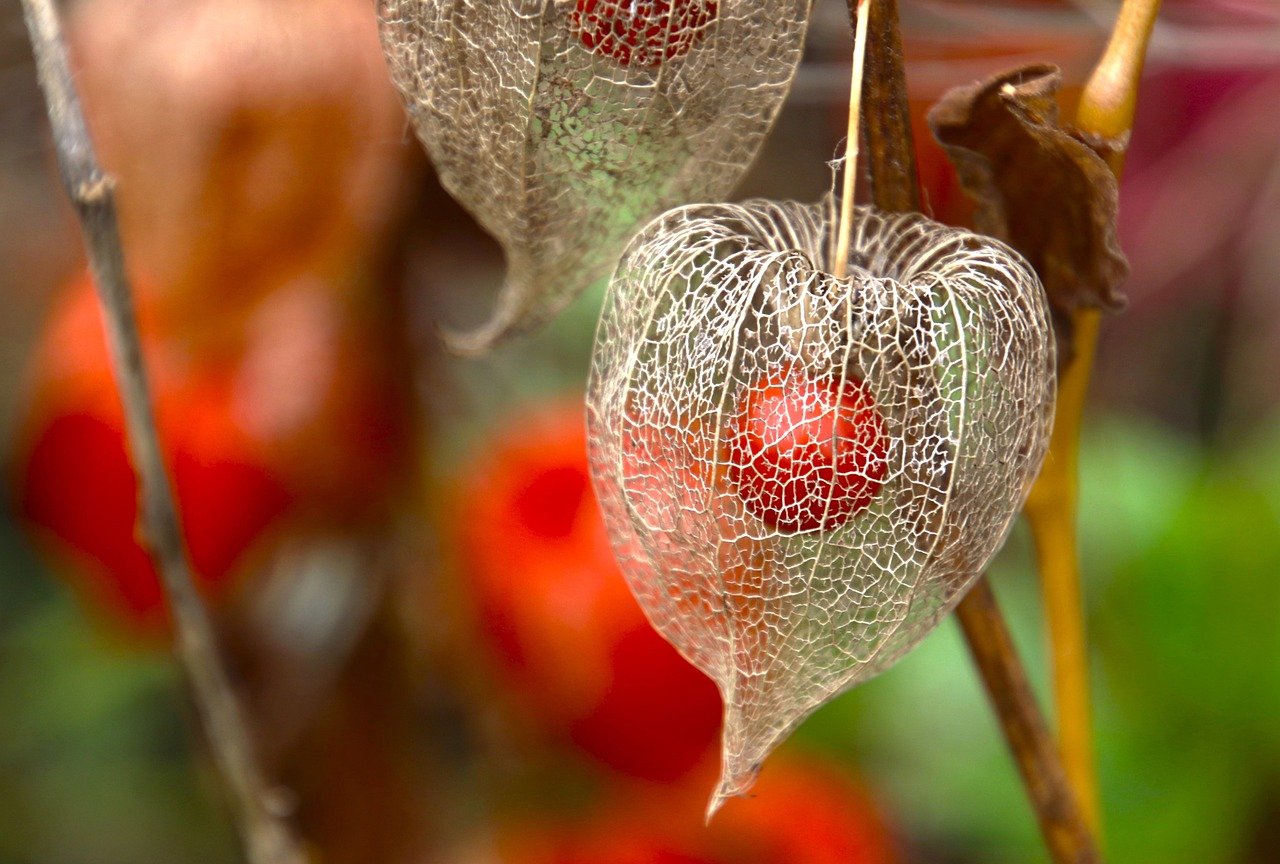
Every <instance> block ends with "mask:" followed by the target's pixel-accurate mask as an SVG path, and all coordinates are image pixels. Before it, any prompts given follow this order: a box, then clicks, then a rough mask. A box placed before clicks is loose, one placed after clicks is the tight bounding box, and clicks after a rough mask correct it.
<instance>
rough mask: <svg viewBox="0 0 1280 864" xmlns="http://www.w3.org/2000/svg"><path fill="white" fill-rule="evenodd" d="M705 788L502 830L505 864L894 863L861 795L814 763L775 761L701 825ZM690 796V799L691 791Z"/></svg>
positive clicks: (885, 835) (615, 801) (883, 831)
mask: <svg viewBox="0 0 1280 864" xmlns="http://www.w3.org/2000/svg"><path fill="white" fill-rule="evenodd" d="M705 791H706V790H705V788H699V789H696V790H695V789H692V788H689V789H687V790H679V791H676V792H674V794H673V793H669V792H664V794H662V795H656V796H653V797H652V798H650V799H648V800H645V801H636V800H634V799H626V800H624V799H620V798H611V799H609V800H608V801H607V802H606V803H605V804H603V805H602V806H601V807H599V808H598V809H597V810H596V811H595V812H592V813H589V814H587V815H586V816H578V817H576V818H575V819H574V820H573V821H570V820H568V819H564V818H548V819H545V820H543V821H541V822H537V821H534V820H532V819H526V821H525V822H523V823H521V824H519V825H515V826H512V827H509V828H507V829H504V830H502V831H501V832H500V833H499V839H498V846H499V852H500V854H499V859H498V860H499V861H501V862H502V864H893V862H895V861H897V860H899V859H898V856H897V854H896V852H895V851H894V844H893V839H892V836H891V834H890V832H889V829H888V827H887V826H886V824H885V822H884V820H883V819H882V817H881V816H880V814H879V812H878V811H877V808H876V806H875V803H874V801H873V800H872V799H871V797H870V796H869V795H868V793H867V792H866V790H864V789H863V788H862V787H861V786H859V785H858V784H857V783H856V782H855V781H853V780H852V779H851V778H850V777H848V776H847V775H845V774H843V773H841V772H839V771H837V770H834V769H831V768H827V767H823V766H820V765H817V764H816V763H814V762H813V761H811V760H799V759H796V758H795V757H794V756H792V757H790V758H788V757H785V756H783V757H779V758H778V759H776V760H774V761H771V762H770V764H769V765H768V766H766V767H765V769H764V771H763V773H762V774H761V776H760V782H759V784H758V785H757V786H756V787H755V788H754V789H753V793H752V797H751V798H749V799H741V800H734V801H730V802H729V803H728V804H726V805H725V807H724V809H723V811H722V812H721V813H720V814H719V815H717V816H716V818H715V819H714V820H713V821H712V822H711V824H710V825H709V826H704V825H703V824H702V806H701V805H702V804H703V803H705V802H704V801H703V797H704V794H705ZM687 793H692V794H687Z"/></svg>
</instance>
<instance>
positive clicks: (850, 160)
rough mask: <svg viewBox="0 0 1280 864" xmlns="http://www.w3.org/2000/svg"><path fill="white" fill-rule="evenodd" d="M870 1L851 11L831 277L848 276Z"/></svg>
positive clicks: (864, 1)
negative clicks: (846, 113)
mask: <svg viewBox="0 0 1280 864" xmlns="http://www.w3.org/2000/svg"><path fill="white" fill-rule="evenodd" d="M870 5H871V0H857V7H856V9H854V10H853V19H854V25H853V33H854V35H853V70H852V72H851V73H850V76H849V124H848V127H847V130H848V131H847V133H846V136H845V145H844V146H845V149H844V188H843V189H842V190H841V194H840V220H839V222H837V223H836V259H835V261H834V262H832V268H831V271H832V275H833V276H835V277H836V278H837V279H843V278H844V277H845V276H847V275H848V273H849V244H850V241H851V239H852V236H853V197H854V184H855V183H856V181H857V179H858V139H859V137H860V134H859V130H860V123H861V120H862V69H863V67H864V66H865V65H866V58H867V11H868V9H867V7H869V6H870Z"/></svg>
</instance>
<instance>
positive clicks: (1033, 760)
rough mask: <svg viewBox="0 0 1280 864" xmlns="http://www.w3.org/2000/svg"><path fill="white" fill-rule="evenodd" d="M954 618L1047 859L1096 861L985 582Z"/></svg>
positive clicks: (1079, 863)
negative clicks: (977, 671) (1030, 807)
mask: <svg viewBox="0 0 1280 864" xmlns="http://www.w3.org/2000/svg"><path fill="white" fill-rule="evenodd" d="M956 618H957V619H959V621H960V627H961V629H962V630H963V631H964V636H965V641H966V642H967V643H968V645H969V653H970V654H972V655H973V660H974V663H976V664H977V666H978V668H979V669H980V670H981V671H982V680H983V682H984V683H985V684H986V687H987V695H988V696H990V697H991V703H992V705H994V706H995V709H996V716H997V717H999V719H1000V727H1001V728H1002V729H1003V730H1004V737H1005V740H1006V741H1007V742H1008V743H1009V749H1010V750H1012V751H1013V755H1014V759H1015V761H1016V762H1017V763H1018V769H1019V770H1020V771H1021V772H1022V782H1023V785H1024V786H1025V787H1026V789H1027V796H1028V797H1029V798H1030V799H1031V803H1032V805H1033V806H1034V808H1035V811H1036V818H1037V819H1038V820H1039V822H1040V833H1041V834H1043V835H1044V841H1045V845H1047V846H1048V847H1049V852H1050V854H1051V855H1052V856H1053V860H1054V861H1055V862H1059V864H1068V862H1070V864H1086V862H1097V861H1100V860H1101V858H1100V857H1099V855H1098V850H1097V848H1096V846H1095V844H1094V839H1093V834H1092V833H1091V832H1090V830H1089V828H1088V826H1087V825H1086V824H1085V822H1084V820H1083V819H1082V818H1081V817H1080V811H1079V809H1078V808H1077V806H1076V800H1075V795H1074V794H1073V792H1072V789H1071V786H1070V785H1069V784H1068V783H1067V777H1066V774H1065V773H1064V772H1063V769H1062V763H1061V762H1060V761H1059V760H1058V754H1057V751H1056V750H1055V749H1054V745H1053V738H1052V737H1051V736H1050V734H1049V727H1048V726H1047V725H1046V724H1045V721H1044V717H1043V716H1042V715H1041V714H1040V708H1039V706H1038V705H1037V704H1036V698H1035V694H1034V693H1033V692H1032V691H1031V685H1030V684H1028V683H1027V675H1026V672H1025V671H1024V670H1023V667H1022V663H1021V662H1020V661H1019V660H1018V655H1017V652H1016V650H1015V649H1014V646H1013V641H1012V639H1010V638H1009V631H1008V628H1006V627H1005V623H1004V616H1003V615H1001V613H1000V607H999V606H997V605H996V598H995V595H993V594H992V593H991V585H990V584H989V583H988V582H987V580H986V577H983V578H982V579H979V580H978V583H977V584H976V585H974V586H973V588H971V589H970V590H969V593H968V594H967V595H966V596H965V598H964V600H963V601H962V602H961V603H960V605H959V606H957V607H956Z"/></svg>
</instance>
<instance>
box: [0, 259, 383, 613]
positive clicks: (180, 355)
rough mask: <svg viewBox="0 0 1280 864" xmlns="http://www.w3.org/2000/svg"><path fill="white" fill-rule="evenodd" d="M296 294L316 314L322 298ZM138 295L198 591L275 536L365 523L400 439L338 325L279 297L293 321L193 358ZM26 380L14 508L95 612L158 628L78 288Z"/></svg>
mask: <svg viewBox="0 0 1280 864" xmlns="http://www.w3.org/2000/svg"><path fill="white" fill-rule="evenodd" d="M297 290H300V291H302V292H303V293H304V294H310V295H311V296H312V299H313V300H314V301H315V302H317V303H318V304H319V307H318V308H324V307H325V303H324V300H323V296H322V295H323V292H320V295H317V293H316V292H317V290H318V289H316V288H314V287H311V288H306V289H297ZM286 294H287V292H281V297H282V298H284V297H285V295H286ZM151 296H152V294H151V292H150V291H149V290H146V289H145V288H144V290H143V291H141V292H140V293H139V297H138V299H139V318H140V327H141V331H142V336H143V343H144V350H145V351H146V353H147V365H148V370H149V372H150V379H151V380H150V384H151V390H152V394H153V398H154V400H155V411H156V417H157V423H158V425H159V431H160V434H161V439H162V443H163V445H164V448H165V452H166V457H167V460H168V465H169V469H170V472H171V479H172V482H173V487H174V492H175V495H176V497H177V501H178V505H179V509H180V511H181V518H182V525H183V531H184V536H185V539H186V543H187V547H188V550H189V552H190V556H191V563H192V567H193V570H194V574H193V575H194V578H195V581H196V583H197V585H198V587H199V588H200V590H201V591H202V593H204V594H205V595H206V596H207V597H209V598H212V599H216V598H220V597H222V596H223V595H225V594H226V593H227V591H228V589H229V588H230V587H231V586H233V585H234V584H235V583H236V582H237V578H236V577H237V576H239V575H240V574H241V573H242V572H243V571H244V570H245V567H244V565H245V563H246V562H247V561H248V560H249V559H250V558H253V557H255V555H254V553H263V554H265V553H266V552H267V551H268V546H269V543H268V541H270V540H274V539H276V538H277V537H278V536H280V535H281V533H282V532H283V531H284V530H285V529H286V526H287V527H289V528H290V529H292V528H294V527H297V528H301V527H303V526H308V527H310V526H316V525H320V524H329V525H332V524H334V523H336V522H342V521H345V520H349V519H354V518H358V517H360V516H366V518H367V517H369V516H371V514H372V511H373V508H374V507H375V506H376V503H377V502H380V501H384V500H385V499H386V497H387V495H388V493H389V489H390V486H391V483H392V479H393V478H394V476H395V474H396V472H397V471H398V470H399V469H397V468H396V467H395V462H396V459H398V458H399V457H398V453H399V451H400V449H402V447H401V444H400V443H398V442H401V441H402V440H403V438H404V436H403V434H401V433H400V432H398V431H394V430H396V429H397V421H396V420H394V419H393V416H392V415H390V414H388V413H387V412H388V411H389V410H390V408H389V406H391V405H392V404H393V402H392V401H391V400H390V399H389V398H386V397H385V395H384V396H382V397H380V396H378V395H377V394H379V393H380V392H381V393H383V394H385V390H386V388H385V387H383V386H381V385H380V384H379V382H377V381H376V380H373V379H371V378H370V377H368V376H366V375H364V372H365V371H367V367H362V366H361V365H360V364H359V362H358V358H357V359H353V357H352V353H353V349H354V346H351V345H346V344H344V343H345V342H347V341H350V340H346V339H344V338H343V336H342V332H341V323H340V322H341V319H340V318H333V319H332V320H330V319H328V318H326V317H325V316H324V315H320V314H316V315H312V316H307V315H303V314H300V309H299V304H298V302H297V301H296V299H295V300H287V301H286V300H283V299H282V302H286V303H287V308H290V309H291V310H292V314H291V315H290V316H288V320H287V321H284V320H276V321H275V322H274V327H273V330H272V332H256V333H250V334H249V336H248V337H246V338H242V339H240V340H239V341H237V342H235V348H236V350H235V351H232V352H231V353H228V354H218V355H215V356H213V357H203V356H200V355H199V354H198V353H196V352H193V351H192V350H191V349H190V347H189V346H188V345H187V344H186V343H185V342H184V340H182V339H181V338H178V337H177V336H175V335H173V334H167V333H165V332H162V331H161V330H159V329H158V328H157V327H156V325H155V316H154V314H152V312H153V310H152V304H151V302H150V299H149V298H150V297H151ZM317 296H319V297H320V299H317ZM313 311H314V310H313ZM334 311H336V310H330V314H332V313H333V312H334ZM263 318H264V322H265V321H271V320H272V316H270V315H267V316H263ZM242 335H243V334H242ZM353 377H354V378H356V379H357V380H354V381H353V380H351V379H352V378H353ZM30 385H31V387H32V398H31V401H30V403H29V407H28V409H27V412H26V415H25V418H24V423H23V426H22V428H21V430H20V434H19V438H18V448H17V453H16V454H15V458H14V465H15V468H16V469H17V475H18V476H17V503H18V507H19V511H20V512H21V514H22V516H23V517H24V519H25V520H26V522H27V523H28V524H29V525H30V526H31V527H32V528H33V529H34V530H35V531H36V533H37V534H38V535H39V536H40V537H41V538H42V539H44V540H46V541H48V542H47V544H46V548H47V549H48V550H49V551H50V552H51V553H52V554H53V555H55V556H56V557H57V558H58V559H59V562H60V563H61V564H63V565H65V566H63V567H62V568H61V569H63V570H64V571H66V572H67V573H68V574H69V575H70V576H71V578H72V579H73V581H74V582H75V584H76V585H77V587H79V588H80V589H81V590H82V591H83V592H84V593H86V594H88V595H89V597H90V601H91V604H92V606H93V607H94V608H97V609H100V610H103V609H105V610H109V611H110V614H111V616H112V617H114V618H117V619H119V620H120V621H121V622H123V623H125V624H126V625H127V626H128V628H129V629H132V630H134V631H136V632H138V633H140V634H153V635H154V634H159V633H162V632H164V631H165V629H166V627H167V621H168V616H167V611H166V608H165V604H164V602H163V593H162V591H161V588H160V583H159V580H158V578H157V575H156V573H155V570H154V569H153V567H152V564H151V560H150V558H149V556H148V555H147V554H146V552H145V550H144V548H143V547H142V546H141V545H140V543H139V539H138V537H137V525H136V520H137V512H138V502H137V484H136V481H135V477H134V472H133V468H132V465H131V463H130V461H129V457H128V451H127V448H126V442H125V433H124V419H123V411H122V408H121V405H120V401H119V397H118V391H117V389H116V385H115V379H114V377H113V374H112V367H111V361H110V356H109V354H108V350H107V346H106V340H105V334H104V331H103V325H102V318H101V314H100V312H99V309H98V305H97V299H96V296H95V294H94V292H93V290H92V286H91V284H90V283H89V281H88V279H82V280H80V281H79V282H78V283H77V284H75V285H74V286H72V287H71V290H70V291H69V292H68V295H67V296H66V298H65V299H64V300H63V302H62V303H61V304H60V305H59V306H58V307H57V308H56V309H55V313H54V316H53V320H52V321H51V323H50V326H49V328H48V329H47V330H46V332H45V334H44V337H43V340H42V343H41V345H40V346H39V349H38V351H37V354H36V358H35V363H34V368H33V369H32V374H31V380H30ZM348 391H354V392H357V393H359V394H360V396H359V398H353V396H352V395H351V393H350V392H348ZM380 448H381V449H380ZM356 454H359V455H356ZM353 490H359V494H355V495H353V494H352V491H353Z"/></svg>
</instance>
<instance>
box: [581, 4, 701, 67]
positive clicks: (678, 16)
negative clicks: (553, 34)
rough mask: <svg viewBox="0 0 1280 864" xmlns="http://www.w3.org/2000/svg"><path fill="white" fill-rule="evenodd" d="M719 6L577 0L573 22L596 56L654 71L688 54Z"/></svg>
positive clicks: (583, 41)
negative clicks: (667, 62)
mask: <svg viewBox="0 0 1280 864" xmlns="http://www.w3.org/2000/svg"><path fill="white" fill-rule="evenodd" d="M717 6H718V4H717V3H716V0H578V2H577V4H576V5H575V6H574V8H573V14H572V15H571V17H570V24H571V25H572V27H573V29H574V32H575V33H577V34H578V38H579V39H580V40H581V41H582V44H583V45H585V46H586V47H587V48H589V49H590V50H591V51H592V52H593V53H595V54H598V55H600V56H601V57H611V58H613V59H614V60H616V61H617V62H618V63H619V64H621V65H623V66H630V65H631V64H632V63H634V64H635V65H637V66H644V67H647V68H654V67H657V66H661V65H662V64H663V62H665V61H667V60H674V59H675V58H677V57H681V56H683V55H685V54H687V53H688V52H689V51H690V49H692V48H693V46H694V45H696V44H697V43H698V42H699V41H700V40H701V39H702V38H703V34H704V33H705V32H706V30H707V27H708V26H709V25H710V24H711V22H712V21H714V20H715V17H716V12H717Z"/></svg>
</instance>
